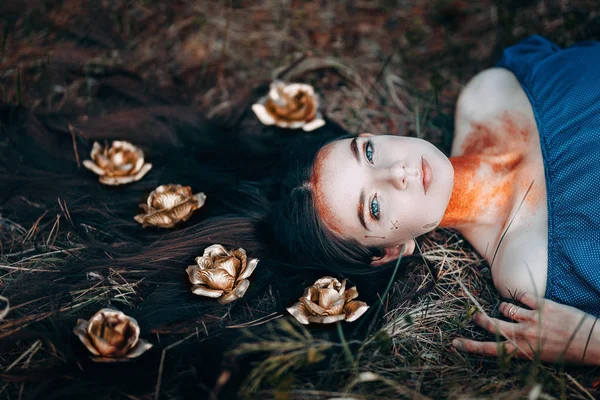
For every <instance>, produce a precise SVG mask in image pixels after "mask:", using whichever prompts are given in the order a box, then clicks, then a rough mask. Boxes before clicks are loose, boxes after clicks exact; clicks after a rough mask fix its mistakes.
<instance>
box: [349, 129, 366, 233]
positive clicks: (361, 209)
mask: <svg viewBox="0 0 600 400" xmlns="http://www.w3.org/2000/svg"><path fill="white" fill-rule="evenodd" d="M350 150H352V155H353V156H354V158H356V162H357V163H359V164H360V156H359V154H358V144H357V140H356V137H355V138H354V139H352V141H351V142H350ZM356 211H357V214H358V220H359V221H360V224H361V225H362V226H363V228H365V229H366V230H368V231H369V232H371V230H370V229H369V227H367V222H366V221H365V190H364V189H362V190H361V191H360V197H359V199H358V207H357V208H356Z"/></svg>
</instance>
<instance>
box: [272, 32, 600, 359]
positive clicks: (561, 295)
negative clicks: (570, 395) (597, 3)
mask: <svg viewBox="0 0 600 400" xmlns="http://www.w3.org/2000/svg"><path fill="white" fill-rule="evenodd" d="M599 61H600V43H582V44H579V45H577V46H573V47H571V48H570V49H567V50H560V49H559V48H558V47H556V46H554V45H553V44H551V43H550V42H548V41H546V40H544V39H542V38H541V37H537V36H534V37H532V38H530V39H527V40H525V41H523V42H522V43H520V44H518V45H516V46H514V47H511V48H509V49H507V50H506V51H505V53H504V57H503V59H502V60H501V61H500V63H499V68H494V69H490V70H486V71H484V72H482V73H480V74H479V75H477V76H476V77H474V78H473V79H472V80H471V81H470V82H469V83H468V85H467V86H466V87H465V89H464V90H463V92H462V94H461V95H460V98H459V100H458V104H457V108H456V116H455V137H454V142H453V146H452V154H451V158H450V159H448V158H446V157H445V156H444V154H442V153H441V152H440V151H439V150H437V149H436V148H435V147H434V146H432V145H431V144H429V143H427V142H425V141H423V140H420V139H415V138H406V137H392V136H373V135H371V134H363V135H360V136H359V137H357V138H346V139H342V140H337V141H334V142H332V143H329V144H327V145H326V146H324V147H323V148H322V149H321V150H319V151H318V153H317V154H316V156H315V159H314V164H313V165H312V167H311V168H305V169H304V174H303V176H302V177H300V178H299V179H298V180H297V185H296V187H295V188H293V189H292V190H289V189H288V190H289V193H290V195H289V196H288V197H287V198H286V199H284V200H283V202H282V204H281V205H280V206H279V207H276V211H275V213H276V214H277V220H278V221H279V225H278V227H280V228H281V229H280V232H281V234H280V235H279V237H280V238H283V239H282V241H283V242H284V244H285V245H286V246H287V248H288V250H289V252H290V253H291V255H292V256H300V255H305V256H306V255H308V257H307V260H309V261H312V262H316V261H317V260H323V259H324V260H326V264H334V265H348V264H351V265H353V266H354V267H358V268H360V267H359V266H360V264H362V265H363V266H364V265H367V264H368V265H370V266H371V267H377V266H380V265H383V264H387V263H389V262H393V261H394V260H396V259H398V258H399V257H402V256H405V255H408V254H412V253H413V251H414V250H415V240H414V239H415V238H416V237H418V236H420V235H422V234H425V233H427V232H429V231H431V230H432V229H435V228H436V227H447V228H454V229H457V230H459V231H460V232H461V233H462V234H463V235H464V236H465V237H466V238H467V239H468V240H469V242H470V243H471V244H472V245H473V246H474V247H475V249H476V250H477V251H478V252H479V253H480V254H481V255H482V256H483V257H484V258H485V259H486V260H487V261H488V262H489V263H490V265H491V267H492V268H491V269H492V275H493V280H494V284H495V286H496V288H497V289H498V291H499V292H500V294H501V295H502V296H503V297H505V298H511V297H513V298H515V299H516V300H518V301H520V302H521V303H522V304H524V305H525V306H527V307H528V308H530V309H531V310H529V309H527V308H525V307H522V306H517V305H511V304H509V303H502V304H501V305H500V307H499V310H500V312H502V314H503V315H504V316H505V317H506V318H508V319H509V320H511V322H506V321H502V320H498V319H493V318H489V317H488V316H486V315H483V314H476V315H475V317H474V321H475V322H476V323H477V324H478V325H480V326H482V327H484V328H485V329H487V330H488V331H490V332H492V333H494V332H500V334H502V335H503V336H504V337H505V338H507V339H508V341H507V342H505V343H504V344H503V345H504V346H505V347H506V350H508V351H510V352H513V351H516V352H517V353H518V354H519V355H521V356H523V357H529V358H532V357H533V350H534V349H538V348H539V351H540V357H541V359H542V360H545V361H551V362H554V361H558V360H559V359H564V360H566V361H568V362H572V363H582V364H593V365H599V364H600V324H597V323H596V322H597V317H598V316H600V262H598V261H597V260H598V259H600V257H598V256H599V255H600V254H599V251H600V250H599V249H600V218H599V217H598V214H599V213H598V210H599V209H600V203H598V200H597V199H598V198H599V195H600V189H599V187H600V186H599V185H598V183H600V182H599V180H598V178H597V176H598V174H597V172H596V170H597V161H598V156H597V155H596V154H598V153H597V150H596V149H598V146H599V145H600V79H598V77H600V72H599V71H600V70H599V69H598V67H597V65H598V62H599ZM310 220H318V222H317V223H315V224H314V226H315V227H317V229H316V231H317V233H316V234H315V232H314V231H315V229H313V230H310V229H308V227H307V226H306V224H305V223H303V222H302V221H310ZM289 225H293V226H297V227H298V228H297V229H296V230H290V229H289V228H287V226H289ZM284 227H285V228H284ZM309 236H312V237H318V238H319V239H318V240H310V239H309ZM365 268H367V267H365ZM543 297H545V300H542V298H543ZM536 343H543V346H539V345H536ZM453 345H454V346H455V347H456V348H458V349H461V350H465V351H469V352H475V353H482V354H488V355H494V356H495V355H497V354H498V352H499V346H498V345H497V343H494V342H476V341H472V340H465V339H456V340H455V341H454V342H453Z"/></svg>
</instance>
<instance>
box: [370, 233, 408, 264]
mask: <svg viewBox="0 0 600 400" xmlns="http://www.w3.org/2000/svg"><path fill="white" fill-rule="evenodd" d="M416 246H417V243H416V242H415V241H414V239H411V240H409V241H408V242H406V243H404V244H400V245H398V246H394V247H386V248H385V253H384V254H383V255H382V256H381V257H373V259H372V260H371V267H379V266H380V265H385V264H387V263H389V262H392V261H394V260H397V259H398V258H400V257H404V256H406V255H409V254H412V253H413V252H414V251H415V247H416Z"/></svg>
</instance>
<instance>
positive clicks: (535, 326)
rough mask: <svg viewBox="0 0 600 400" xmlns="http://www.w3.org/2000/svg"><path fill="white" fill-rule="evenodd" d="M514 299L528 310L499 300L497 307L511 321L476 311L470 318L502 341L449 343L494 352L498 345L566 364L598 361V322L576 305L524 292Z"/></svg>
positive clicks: (468, 350)
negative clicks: (503, 340)
mask: <svg viewBox="0 0 600 400" xmlns="http://www.w3.org/2000/svg"><path fill="white" fill-rule="evenodd" d="M518 301H519V302H521V303H522V304H524V305H526V306H527V307H529V308H530V310H528V309H526V308H524V307H520V306H517V305H513V304H509V303H501V304H500V307H499V310H500V312H501V313H502V314H503V315H504V316H505V317H507V318H509V319H511V320H513V321H514V322H515V323H512V322H506V321H502V320H499V319H496V318H490V317H488V316H487V315H483V314H481V313H477V314H475V315H474V316H473V321H474V322H475V323H476V324H477V325H479V326H481V327H482V328H484V329H485V330H487V331H488V332H491V333H499V334H500V335H502V336H503V337H504V338H506V339H508V340H507V341H505V342H478V341H475V340H468V339H455V340H454V341H453V342H452V345H453V346H454V347H455V348H457V349H459V350H462V351H467V352H470V353H477V354H485V355H490V356H498V354H499V349H500V347H501V346H505V348H506V352H508V353H515V354H516V355H517V356H519V357H522V358H529V359H533V358H534V357H535V353H536V352H537V354H538V356H539V358H540V360H542V361H547V362H560V361H564V362H567V363H569V364H582V365H600V322H599V321H598V318H595V317H593V316H591V315H589V314H586V313H584V312H583V311H580V310H578V309H576V308H573V307H569V306H565V305H562V304H558V303H555V302H553V301H551V300H547V299H543V298H540V297H536V296H535V295H533V294H531V293H525V294H523V295H521V296H519V297H518Z"/></svg>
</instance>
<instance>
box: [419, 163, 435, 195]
mask: <svg viewBox="0 0 600 400" xmlns="http://www.w3.org/2000/svg"><path fill="white" fill-rule="evenodd" d="M421 169H422V171H423V191H424V192H425V195H427V190H429V186H431V182H432V181H433V171H432V169H431V165H430V164H429V163H428V162H427V160H426V159H425V157H423V156H421Z"/></svg>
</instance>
